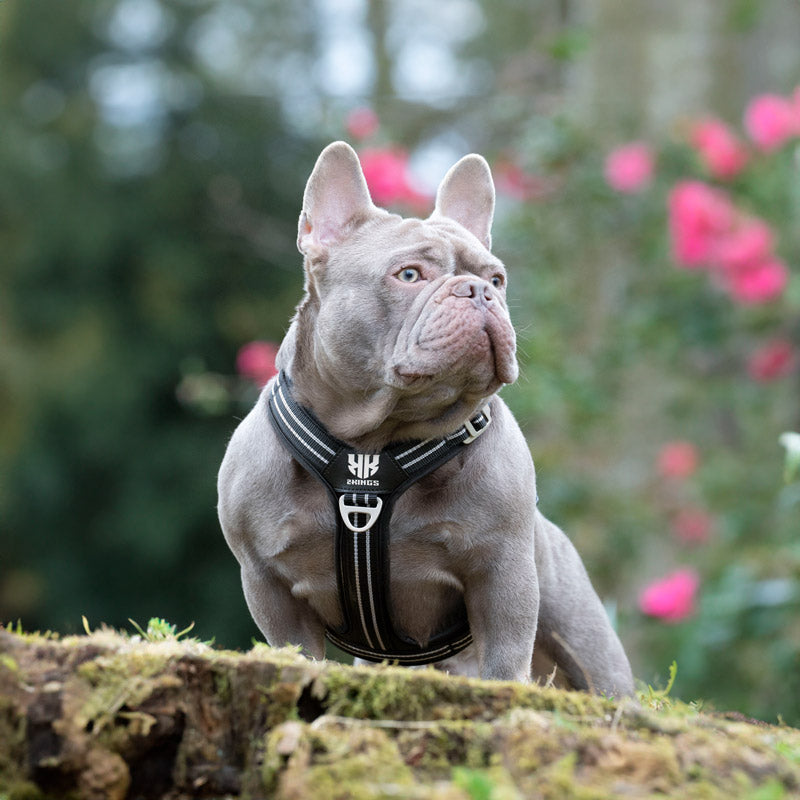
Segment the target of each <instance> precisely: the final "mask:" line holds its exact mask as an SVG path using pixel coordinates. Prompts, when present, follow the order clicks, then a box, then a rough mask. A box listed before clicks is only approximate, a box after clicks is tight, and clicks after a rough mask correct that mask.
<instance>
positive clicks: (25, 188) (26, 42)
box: [0, 0, 800, 724]
mask: <svg viewBox="0 0 800 800" xmlns="http://www.w3.org/2000/svg"><path fill="white" fill-rule="evenodd" d="M798 41H800V3H798V2H797V1H796V0H767V1H766V2H764V1H763V0H673V1H672V2H670V3H661V2H658V0H639V2H636V3H619V2H615V0H525V2H520V0H491V2H490V0H439V2H437V3H428V2H423V1H422V0H394V1H393V2H390V1H389V0H369V1H368V0H295V2H293V3H284V2H277V1H276V0H224V2H223V1H222V0H103V1H102V2H96V0H59V2H57V3H53V2H44V0H3V1H2V2H0V620H2V621H3V622H9V621H14V622H16V620H21V622H22V625H23V627H24V628H26V629H29V630H31V629H52V630H55V631H58V632H60V633H72V632H79V631H81V630H82V622H81V616H82V615H85V616H86V617H87V619H88V621H89V624H91V625H92V626H96V625H99V624H100V623H101V622H105V623H108V624H111V625H113V626H117V627H126V628H128V629H129V630H131V626H130V623H129V622H128V620H129V618H131V619H133V620H135V621H137V622H138V623H140V624H141V625H145V624H146V622H147V620H148V618H150V617H152V616H159V617H164V618H166V619H168V620H169V621H170V622H172V623H175V624H176V625H177V626H178V627H179V628H183V627H185V626H187V625H188V624H189V623H191V622H194V623H195V629H194V631H193V634H195V633H196V634H197V635H198V636H200V637H201V638H203V639H211V638H213V639H214V640H215V641H216V643H217V644H218V645H220V646H225V647H236V648H246V647H248V646H249V645H250V643H251V640H252V639H253V638H254V637H256V638H258V637H259V634H258V631H257V630H256V628H255V627H254V625H253V623H252V622H251V620H250V616H249V614H248V612H247V609H246V606H245V603H244V600H243V597H242V593H241V588H240V584H239V573H238V567H237V564H236V562H235V560H234V559H233V557H232V555H231V554H230V553H229V551H228V549H227V547H226V545H225V543H224V540H223V538H222V535H221V533H220V530H219V526H218V523H217V519H216V512H215V504H216V489H215V480H216V472H217V469H218V466H219V463H220V461H221V459H222V455H223V452H224V448H225V444H226V441H227V439H228V437H229V436H230V434H231V432H232V430H233V429H234V427H235V426H236V424H237V420H238V419H240V418H241V417H242V416H243V415H244V414H245V413H246V412H247V409H248V408H249V407H250V405H252V403H253V402H254V401H255V398H256V397H257V394H258V390H259V388H258V387H259V385H261V384H262V383H263V382H264V380H266V379H267V378H268V377H269V375H270V374H271V371H272V358H273V356H274V348H275V343H277V342H279V341H280V339H281V337H282V335H283V332H284V331H285V329H286V327H287V323H288V320H289V318H290V316H291V314H292V312H293V309H294V306H295V304H296V303H297V301H298V300H299V298H300V294H301V289H302V273H301V260H300V256H299V254H298V253H297V251H296V249H295V237H296V223H297V217H298V213H299V209H300V201H301V197H302V191H303V187H304V183H305V180H306V178H307V176H308V173H309V172H310V170H311V168H312V166H313V163H314V160H315V158H316V156H317V154H318V152H319V150H320V149H321V148H322V147H323V146H324V145H325V144H327V143H328V142H329V141H331V140H333V139H338V138H344V139H347V140H348V141H350V142H351V143H352V144H353V145H354V146H355V147H356V148H357V150H358V151H359V153H360V155H361V158H362V162H363V164H364V168H365V171H366V173H367V177H368V180H369V184H370V188H371V190H372V193H373V197H374V199H375V201H376V202H378V203H379V204H383V205H386V206H388V207H391V208H392V209H394V210H398V211H400V212H402V213H405V214H422V215H425V214H427V213H428V211H429V210H430V208H431V207H432V193H433V192H434V191H435V187H436V185H437V184H438V181H439V180H440V178H441V177H442V175H443V174H444V172H445V171H446V170H447V168H448V167H449V166H450V165H451V164H452V163H453V162H454V161H455V160H456V159H457V158H459V157H460V156H461V155H463V154H464V153H467V152H470V151H478V152H481V153H483V154H484V155H485V156H486V157H487V158H488V159H489V161H490V163H491V164H492V168H493V171H494V175H495V179H496V182H497V186H498V212H497V218H496V223H495V228H494V241H495V251H496V252H497V254H498V255H499V256H500V257H501V258H503V259H504V261H505V262H506V264H507V265H508V267H509V271H510V280H511V283H510V298H511V299H510V303H511V310H512V317H513V319H514V322H515V325H516V326H517V329H518V331H519V349H520V360H521V366H522V377H521V378H520V380H519V382H518V383H517V384H516V385H515V386H513V387H509V388H507V389H506V390H504V392H503V395H504V397H505V399H506V400H507V402H508V403H509V404H510V405H511V406H512V408H513V409H514V411H515V413H516V414H517V416H518V418H519V420H520V423H521V424H522V426H523V429H524V431H525V433H526V435H527V437H528V439H529V442H530V446H531V450H532V452H533V455H534V458H535V460H536V464H537V470H538V481H539V486H538V492H539V495H540V497H541V505H540V507H541V509H542V510H543V511H544V513H545V514H547V515H548V516H549V517H550V518H552V519H553V520H555V521H556V522H558V523H559V524H560V525H562V526H563V527H564V528H565V530H566V531H567V532H568V534H569V535H570V537H571V538H572V540H573V541H574V542H575V544H576V546H577V547H578V549H579V551H580V552H581V554H582V555H583V558H584V560H585V562H586V565H587V568H588V570H589V572H590V574H591V575H592V578H593V580H594V582H595V585H596V587H597V589H598V591H599V593H600V595H601V597H602V598H603V600H604V602H605V604H606V607H607V608H608V611H609V614H610V615H611V616H612V618H613V619H614V621H615V624H616V625H617V627H618V630H619V632H620V635H621V638H622V640H623V642H624V643H625V644H626V647H627V649H628V650H629V653H630V655H631V658H632V661H633V662H634V671H635V673H636V674H637V676H638V677H639V678H640V679H641V680H643V681H644V682H646V683H651V684H654V685H663V684H664V683H665V682H666V677H667V674H668V671H669V666H670V664H671V662H672V661H673V660H674V661H676V662H677V667H678V672H677V681H676V685H675V688H674V690H673V692H674V693H675V694H677V695H679V696H680V697H682V698H683V699H685V700H697V701H698V702H701V703H702V704H703V705H704V706H705V707H713V708H717V709H720V710H725V709H737V710H739V711H742V712H744V713H745V714H748V715H752V716H757V717H762V718H764V719H768V720H770V721H775V720H776V719H778V718H780V719H783V720H785V721H786V722H789V723H793V724H800V536H798V533H800V477H798V474H797V464H798V462H800V444H798V440H799V439H800V436H797V432H798V431H800V356H798V353H799V352H800V224H798V223H799V222H800V167H799V164H800V150H798V146H799V145H800V93H797V92H796V91H795V89H796V87H797V86H798V85H800V48H799V47H798V46H797V43H798Z"/></svg>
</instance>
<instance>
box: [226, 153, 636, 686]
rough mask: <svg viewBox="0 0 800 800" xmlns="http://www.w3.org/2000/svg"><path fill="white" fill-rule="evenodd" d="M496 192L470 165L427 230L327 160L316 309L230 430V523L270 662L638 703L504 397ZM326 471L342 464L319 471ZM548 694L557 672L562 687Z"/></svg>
mask: <svg viewBox="0 0 800 800" xmlns="http://www.w3.org/2000/svg"><path fill="white" fill-rule="evenodd" d="M494 205H495V190H494V184H493V181H492V176H491V171H490V169H489V166H488V164H487V162H486V161H485V160H484V159H483V158H482V157H481V156H479V155H474V154H473V155H468V156H465V157H464V158H462V159H461V160H460V161H458V163H456V164H455V165H454V166H453V167H452V168H451V169H450V171H449V172H448V173H447V175H446V176H445V177H444V179H443V180H442V182H441V184H440V186H439V188H438V191H437V195H436V202H435V209H434V211H433V213H432V214H431V215H430V216H429V217H428V218H427V219H424V220H422V219H413V218H403V217H401V216H398V215H395V214H392V213H389V212H388V211H386V210H383V209H380V208H378V207H376V206H375V205H373V203H372V201H371V199H370V194H369V190H368V187H367V184H366V181H365V179H364V175H363V173H362V170H361V167H360V164H359V160H358V157H357V155H356V153H355V152H354V151H353V149H352V148H351V147H350V146H349V145H347V144H346V143H344V142H335V143H333V144H331V145H329V146H328V147H326V148H325V149H324V150H323V151H322V153H321V155H320V156H319V159H318V160H317V163H316V165H315V167H314V169H313V171H312V173H311V176H310V178H309V180H308V183H307V185H306V189H305V194H304V197H303V208H302V213H301V215H300V222H299V230H298V248H299V250H300V252H301V253H302V254H303V256H304V269H305V287H304V295H303V298H302V300H301V302H300V304H299V305H298V307H297V310H296V313H295V316H294V318H293V319H292V321H291V324H290V326H289V328H288V331H287V334H286V336H285V338H284V340H283V342H282V344H281V346H280V349H279V352H278V356H277V360H276V366H277V368H278V369H279V370H280V374H279V376H277V377H275V378H273V379H272V380H271V381H270V382H269V383H268V384H267V386H266V387H265V388H264V390H263V392H262V394H261V396H260V398H259V400H258V402H257V403H256V405H255V407H254V408H253V409H252V410H251V411H250V413H249V414H248V416H247V417H246V418H245V419H244V420H243V421H242V422H241V423H240V425H239V426H238V428H237V429H236V430H235V432H234V434H233V436H232V438H231V440H230V442H229V444H228V448H227V451H226V453H225V457H224V460H223V462H222V466H221V468H220V473H219V480H218V495H219V503H218V511H219V519H220V523H221V526H222V529H223V532H224V535H225V538H226V540H227V543H228V545H229V547H230V549H231V550H232V552H233V554H234V555H235V556H236V559H237V560H238V562H239V565H240V567H241V578H242V585H243V589H244V596H245V599H246V602H247V605H248V608H249V610H250V613H251V614H252V616H253V619H254V620H255V622H256V624H257V625H258V627H259V628H260V630H261V631H262V633H263V634H264V636H265V638H266V639H267V641H268V642H269V644H271V645H273V646H284V645H287V644H288V645H295V646H299V647H300V648H301V650H302V652H304V653H305V654H306V655H307V656H309V657H311V658H313V659H322V658H324V657H325V639H326V637H327V638H328V639H329V640H331V641H332V642H333V643H334V644H336V645H337V646H339V647H340V648H341V649H343V650H345V651H347V652H350V653H352V654H353V655H354V657H355V658H356V659H357V660H358V662H359V663H360V662H362V661H381V660H386V661H394V662H397V663H400V664H408V665H414V664H419V663H434V664H435V665H436V666H437V667H438V668H441V669H444V670H447V671H449V672H451V673H454V674H464V675H472V676H479V677H482V678H487V679H502V680H515V681H522V682H527V681H531V680H540V679H543V678H545V677H546V676H547V674H548V673H549V672H550V670H551V668H552V667H553V665H555V671H556V674H557V676H558V677H560V679H561V681H562V685H567V686H570V687H572V688H576V689H584V690H589V691H593V692H596V693H602V694H605V695H609V696H616V697H621V696H624V695H630V694H632V693H633V678H632V674H631V668H630V664H629V662H628V659H627V657H626V655H625V652H624V650H623V648H622V645H621V644H620V641H619V639H618V637H617V635H616V634H615V632H614V630H613V628H612V626H611V624H610V622H609V620H608V617H607V615H606V612H605V609H604V608H603V605H602V604H601V602H600V600H599V598H598V596H597V594H596V593H595V591H594V589H593V588H592V585H591V582H590V580H589V577H588V576H587V573H586V570H585V568H584V566H583V563H582V562H581V560H580V557H579V555H578V554H577V552H576V550H575V548H574V547H573V545H572V544H571V543H570V541H569V540H568V539H567V537H566V536H565V535H564V533H563V532H562V531H561V530H560V529H559V528H558V527H557V526H556V525H554V524H553V523H552V522H550V521H549V520H547V519H546V518H545V517H544V516H543V514H542V513H541V512H540V511H539V510H538V505H537V504H538V498H537V494H536V476H535V471H534V466H533V461H532V458H531V455H530V452H529V450H528V447H527V444H526V441H525V439H524V437H523V435H522V432H521V431H520V429H519V426H518V425H517V423H516V421H515V419H514V418H513V416H512V414H511V412H510V411H509V409H508V407H507V406H506V404H505V403H504V402H503V400H501V399H500V397H498V396H497V394H496V393H497V391H498V390H499V389H500V388H501V386H503V385H504V384H510V383H513V382H514V381H515V380H516V378H517V375H518V366H517V360H516V339H515V334H514V329H513V327H512V325H511V322H510V319H509V315H508V311H507V306H506V282H507V274H506V270H505V268H504V266H503V264H502V263H501V261H500V260H499V259H498V258H497V257H495V256H494V255H493V254H492V252H491V225H492V219H493V215H494ZM326 459H327V460H326ZM550 677H551V679H552V674H551V676H550Z"/></svg>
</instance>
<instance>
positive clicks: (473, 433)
mask: <svg viewBox="0 0 800 800" xmlns="http://www.w3.org/2000/svg"><path fill="white" fill-rule="evenodd" d="M481 414H483V416H484V417H486V424H485V425H484V426H483V427H482V428H476V427H475V426H474V425H473V424H472V420H471V419H468V420H467V421H466V422H465V423H464V427H465V428H466V429H467V433H468V434H469V436H467V438H466V439H464V441H463V442H461V444H471V443H472V442H474V441H475V440H476V439H477V438H478V437H479V436H480V435H481V434H482V433H484V432H485V431H486V429H487V428H488V427H489V423H490V422H491V421H492V410H491V408H490V407H489V404H488V403H487V404H486V405H485V406H484V407H483V408H482V409H481Z"/></svg>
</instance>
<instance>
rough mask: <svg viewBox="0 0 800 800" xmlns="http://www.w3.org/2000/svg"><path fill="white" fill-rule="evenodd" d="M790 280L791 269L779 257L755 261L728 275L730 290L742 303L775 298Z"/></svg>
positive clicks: (754, 303)
mask: <svg viewBox="0 0 800 800" xmlns="http://www.w3.org/2000/svg"><path fill="white" fill-rule="evenodd" d="M788 282H789V270H788V269H786V265H785V264H784V263H783V262H782V261H780V260H779V259H777V258H771V259H769V260H767V261H761V262H758V263H754V264H751V265H749V266H748V267H746V268H745V269H739V270H737V271H735V272H733V273H731V274H730V275H728V276H727V277H726V283H727V288H728V291H729V292H730V293H731V295H732V296H733V299H734V300H736V301H737V302H739V303H741V304H742V305H759V304H760V303H768V302H769V301H770V300H775V299H776V298H777V297H779V296H780V295H781V293H782V292H783V290H784V289H785V288H786V284H787V283H788Z"/></svg>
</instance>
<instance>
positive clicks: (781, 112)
mask: <svg viewBox="0 0 800 800" xmlns="http://www.w3.org/2000/svg"><path fill="white" fill-rule="evenodd" d="M744 126H745V129H746V130H747V133H748V135H749V136H750V138H751V139H752V140H753V144H755V146H756V147H757V148H758V149H759V150H762V151H763V152H765V153H771V152H773V151H774V150H777V149H778V148H779V147H781V146H782V145H784V144H785V143H786V142H787V141H788V140H789V139H791V138H792V137H793V136H796V135H798V133H800V128H798V114H797V109H796V108H795V105H794V103H793V102H792V100H788V99H787V98H785V97H781V96H780V95H777V94H762V95H759V96H758V97H756V98H754V99H753V100H751V101H750V104H749V105H748V106H747V108H746V109H745V113H744Z"/></svg>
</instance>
